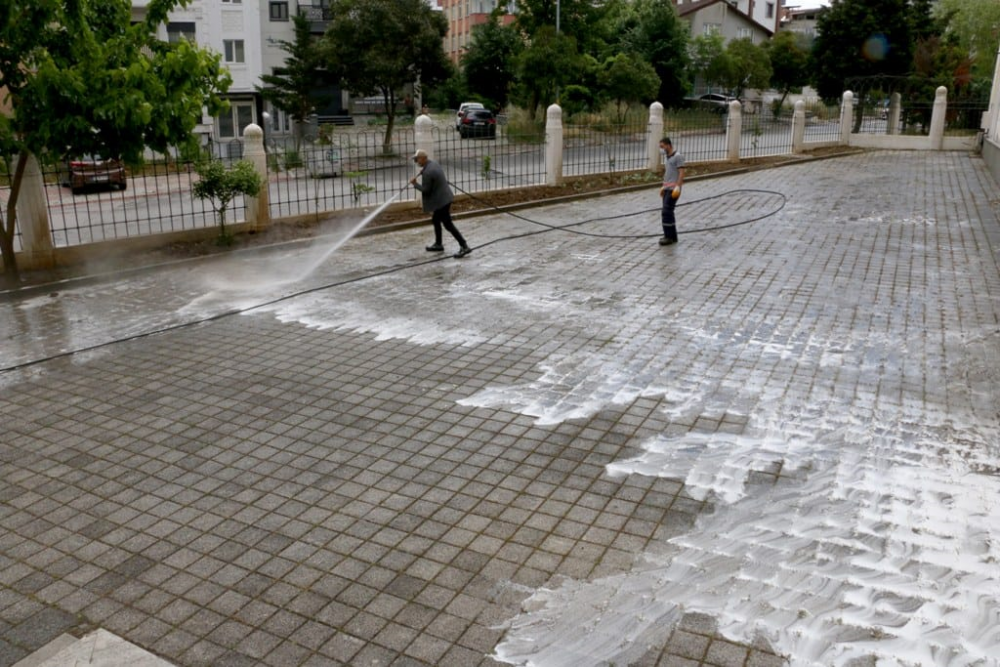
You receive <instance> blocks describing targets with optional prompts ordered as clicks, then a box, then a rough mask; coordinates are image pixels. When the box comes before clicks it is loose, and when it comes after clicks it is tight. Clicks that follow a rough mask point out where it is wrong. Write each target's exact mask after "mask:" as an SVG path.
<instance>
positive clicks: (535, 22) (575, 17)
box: [515, 0, 601, 48]
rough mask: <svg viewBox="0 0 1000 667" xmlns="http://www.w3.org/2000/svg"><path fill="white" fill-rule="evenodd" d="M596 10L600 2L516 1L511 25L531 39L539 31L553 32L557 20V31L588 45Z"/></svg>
mask: <svg viewBox="0 0 1000 667" xmlns="http://www.w3.org/2000/svg"><path fill="white" fill-rule="evenodd" d="M600 12H601V6H600V3H596V2H590V1H589V0H559V1H557V0H518V2H517V17H516V19H515V25H516V26H517V28H518V29H519V30H520V31H521V32H522V33H523V34H524V35H526V36H527V37H528V38H529V39H532V38H534V37H535V35H537V34H538V32H539V31H540V30H543V29H547V30H553V31H555V30H556V23H557V21H558V24H559V29H558V31H557V32H558V33H559V34H562V35H569V36H571V37H573V38H574V39H575V40H576V43H577V44H578V45H581V46H583V47H585V48H590V47H592V46H593V44H592V42H593V41H594V40H595V39H596V38H597V37H598V35H599V33H598V32H597V31H595V30H594V26H595V24H596V23H597V22H598V21H599V20H600Z"/></svg>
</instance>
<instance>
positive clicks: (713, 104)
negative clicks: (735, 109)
mask: <svg viewBox="0 0 1000 667" xmlns="http://www.w3.org/2000/svg"><path fill="white" fill-rule="evenodd" d="M684 99H685V102H687V104H686V106H688V107H690V108H692V109H707V110H709V111H714V112H716V113H729V104H730V103H731V102H735V101H736V98H735V97H732V96H731V95H723V94H722V93H706V94H704V95H701V96H699V97H686V98H684Z"/></svg>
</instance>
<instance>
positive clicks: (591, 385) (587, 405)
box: [458, 355, 665, 425]
mask: <svg viewBox="0 0 1000 667" xmlns="http://www.w3.org/2000/svg"><path fill="white" fill-rule="evenodd" d="M636 361H637V360H635V359H633V360H631V363H635V362H636ZM539 366H540V368H541V370H542V376H541V377H540V378H539V379H538V380H535V381H533V382H527V383H524V384H522V385H514V386H497V387H488V388H486V389H483V390H482V391H479V392H477V393H476V394H475V395H473V396H470V397H468V398H464V399H461V400H459V401H458V403H459V405H470V406H490V407H504V408H508V409H511V410H514V411H516V412H519V413H521V414H524V415H528V416H530V417H535V418H536V419H535V422H536V423H537V424H541V425H546V424H558V423H560V422H563V421H565V420H567V419H577V418H583V417H589V416H590V415H593V414H595V413H597V412H598V411H600V410H601V409H603V408H604V407H606V406H608V405H627V404H629V403H631V402H632V401H634V400H635V399H636V398H639V397H640V396H656V395H660V394H663V393H664V391H665V389H664V388H663V387H660V386H656V385H651V384H648V383H647V381H648V380H649V379H650V378H648V377H645V378H643V377H640V378H637V377H636V375H635V373H634V372H632V370H633V369H631V368H629V367H628V365H627V364H624V361H623V360H622V359H618V358H614V359H608V358H605V357H603V356H599V355H591V356H582V357H581V356H577V355H573V356H570V357H567V358H565V359H563V360H561V361H557V362H555V363H543V364H539Z"/></svg>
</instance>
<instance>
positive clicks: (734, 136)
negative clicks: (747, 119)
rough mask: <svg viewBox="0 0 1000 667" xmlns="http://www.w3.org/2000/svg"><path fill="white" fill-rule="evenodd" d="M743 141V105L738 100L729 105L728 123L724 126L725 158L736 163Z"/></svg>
mask: <svg viewBox="0 0 1000 667" xmlns="http://www.w3.org/2000/svg"><path fill="white" fill-rule="evenodd" d="M742 140H743V105H742V104H740V102H739V100H733V101H732V102H730V103H729V122H728V123H727V126H726V157H727V158H729V159H730V160H732V161H734V162H736V161H738V160H739V159H740V142H741V141H742Z"/></svg>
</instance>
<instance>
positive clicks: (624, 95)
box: [600, 53, 660, 124]
mask: <svg viewBox="0 0 1000 667" xmlns="http://www.w3.org/2000/svg"><path fill="white" fill-rule="evenodd" d="M600 81H601V87H602V89H603V92H604V95H606V96H607V98H608V99H610V100H611V101H612V102H613V103H614V104H615V111H616V114H617V116H618V123H619V124H621V123H624V122H625V114H626V112H627V111H628V108H629V106H631V105H632V104H633V103H635V102H652V101H653V98H654V97H655V96H656V93H657V91H659V89H660V77H659V76H657V74H656V70H655V69H653V66H652V65H650V64H649V63H648V62H646V61H645V60H642V59H641V58H639V57H638V56H636V55H633V54H630V53H619V54H618V55H617V56H614V57H613V58H608V60H607V61H605V63H604V68H603V69H602V70H601V75H600Z"/></svg>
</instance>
